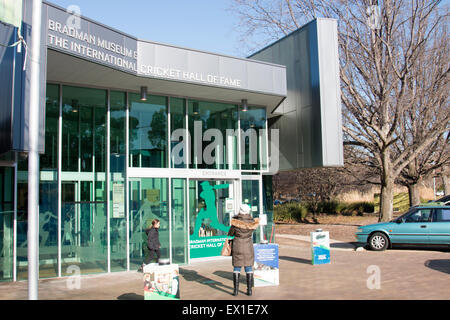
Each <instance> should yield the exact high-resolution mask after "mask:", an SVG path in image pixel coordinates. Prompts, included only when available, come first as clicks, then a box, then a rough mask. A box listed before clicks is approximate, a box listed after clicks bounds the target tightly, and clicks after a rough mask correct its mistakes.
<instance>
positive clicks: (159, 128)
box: [129, 93, 167, 168]
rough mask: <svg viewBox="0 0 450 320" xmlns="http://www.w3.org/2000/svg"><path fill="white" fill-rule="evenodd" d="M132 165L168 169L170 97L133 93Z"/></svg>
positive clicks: (131, 104) (130, 127)
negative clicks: (144, 96) (168, 106)
mask: <svg viewBox="0 0 450 320" xmlns="http://www.w3.org/2000/svg"><path fill="white" fill-rule="evenodd" d="M129 100H130V102H129V105H130V119H129V129H130V134H129V139H130V145H129V148H130V166H131V167H137V168H150V167H153V168H167V98H166V97H160V96H154V95H151V96H149V97H148V98H147V101H141V100H140V96H139V95H138V94H135V93H130V94H129Z"/></svg>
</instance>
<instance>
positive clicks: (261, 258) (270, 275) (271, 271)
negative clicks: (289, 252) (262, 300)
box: [253, 243, 280, 287]
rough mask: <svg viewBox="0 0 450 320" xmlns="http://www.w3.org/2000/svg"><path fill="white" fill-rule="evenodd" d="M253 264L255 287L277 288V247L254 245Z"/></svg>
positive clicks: (272, 244) (272, 245)
mask: <svg viewBox="0 0 450 320" xmlns="http://www.w3.org/2000/svg"><path fill="white" fill-rule="evenodd" d="M253 248H254V252H255V264H254V270H253V276H254V281H255V283H254V284H255V287H265V286H277V285H279V284H280V273H279V268H278V260H279V258H278V245H277V244H274V243H270V244H255V245H253Z"/></svg>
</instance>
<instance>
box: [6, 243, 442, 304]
mask: <svg viewBox="0 0 450 320" xmlns="http://www.w3.org/2000/svg"><path fill="white" fill-rule="evenodd" d="M286 240H287V241H294V240H292V239H286ZM295 241H297V240H295ZM291 243H292V242H291ZM294 244H295V242H294ZM303 244H305V243H304V242H303ZM279 255H280V261H279V266H280V285H279V286H271V287H257V288H254V290H253V291H254V294H253V296H251V297H249V296H247V295H245V290H246V284H245V276H244V272H242V275H243V276H242V277H241V281H240V288H239V295H238V296H237V297H236V298H235V297H234V296H232V291H233V284H232V266H231V261H230V260H229V259H223V258H222V259H218V260H205V261H197V262H196V263H193V264H191V265H186V266H180V290H181V299H182V300H187V299H188V300H201V301H203V300H236V299H242V300H317V299H319V300H341V299H350V300H352V299H357V300H366V299H375V300H391V299H400V300H403V299H413V300H414V299H420V300H427V299H444V300H450V290H449V286H450V252H449V251H448V250H447V251H439V250H402V249H396V250H387V251H384V252H373V251H362V252H356V251H350V250H333V251H332V254H331V264H328V265H316V266H314V265H312V264H311V251H310V249H309V246H308V245H306V244H305V245H304V246H300V245H297V244H295V245H292V244H288V245H285V244H280V251H279ZM74 280H76V279H74V278H72V277H67V278H57V279H45V280H40V281H39V298H40V299H46V300H142V299H143V274H142V273H139V272H137V271H130V272H116V273H110V274H99V275H88V276H82V277H81V278H80V280H81V281H80V283H79V284H80V286H79V288H77V286H76V282H75V281H74ZM0 299H4V300H8V299H18V300H20V299H27V282H26V281H22V282H15V283H14V282H8V283H0Z"/></svg>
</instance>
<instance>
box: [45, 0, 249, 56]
mask: <svg viewBox="0 0 450 320" xmlns="http://www.w3.org/2000/svg"><path fill="white" fill-rule="evenodd" d="M48 2H51V3H54V4H56V5H59V6H61V7H63V8H67V7H68V6H70V5H76V6H78V7H79V8H80V10H81V15H82V16H85V17H87V18H90V19H93V20H95V21H97V22H100V23H102V24H104V25H107V26H109V27H112V28H115V29H117V30H119V31H122V32H125V33H127V34H129V35H131V36H134V37H136V38H139V39H143V40H149V41H155V42H160V43H165V44H171V45H175V46H180V47H186V48H192V49H197V50H202V51H208V52H213V53H220V54H225V55H232V56H236V57H244V55H245V53H244V52H245V51H244V50H241V49H239V41H238V37H239V34H238V31H237V30H236V21H237V18H236V17H235V16H233V15H232V14H231V13H230V12H228V11H227V8H228V7H229V6H230V3H231V1H230V0H128V1H122V0H48Z"/></svg>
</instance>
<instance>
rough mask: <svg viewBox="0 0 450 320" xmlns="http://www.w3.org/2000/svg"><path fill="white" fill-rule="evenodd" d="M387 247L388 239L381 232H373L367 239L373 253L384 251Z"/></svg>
mask: <svg viewBox="0 0 450 320" xmlns="http://www.w3.org/2000/svg"><path fill="white" fill-rule="evenodd" d="M388 246H389V239H388V237H387V236H386V235H385V234H384V233H382V232H375V233H374V234H373V235H371V236H370V238H369V247H370V249H371V250H374V251H383V250H386V249H387V247H388Z"/></svg>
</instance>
